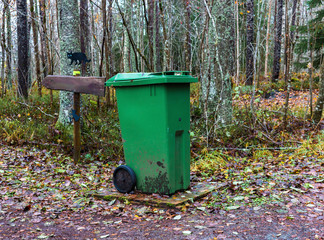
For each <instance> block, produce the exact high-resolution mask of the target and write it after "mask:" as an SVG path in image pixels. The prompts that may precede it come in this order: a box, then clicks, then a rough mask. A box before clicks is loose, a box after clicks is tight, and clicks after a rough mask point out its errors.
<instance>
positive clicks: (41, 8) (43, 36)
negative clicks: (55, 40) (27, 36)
mask: <svg viewBox="0 0 324 240" xmlns="http://www.w3.org/2000/svg"><path fill="white" fill-rule="evenodd" d="M45 11H46V5H45V0H40V1H39V17H40V25H39V26H40V28H41V29H40V39H41V57H42V66H43V70H42V72H43V75H44V77H46V76H47V75H48V68H49V62H48V56H47V45H46V42H47V41H46V35H47V28H46V12H45Z"/></svg>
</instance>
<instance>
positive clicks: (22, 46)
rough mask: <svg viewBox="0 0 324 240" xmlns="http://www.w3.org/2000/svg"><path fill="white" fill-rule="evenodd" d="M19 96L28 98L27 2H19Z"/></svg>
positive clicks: (21, 0)
mask: <svg viewBox="0 0 324 240" xmlns="http://www.w3.org/2000/svg"><path fill="white" fill-rule="evenodd" d="M16 3H17V35H18V96H20V97H24V98H25V99H27V98H28V69H29V66H28V27H27V2H26V0H17V2H16Z"/></svg>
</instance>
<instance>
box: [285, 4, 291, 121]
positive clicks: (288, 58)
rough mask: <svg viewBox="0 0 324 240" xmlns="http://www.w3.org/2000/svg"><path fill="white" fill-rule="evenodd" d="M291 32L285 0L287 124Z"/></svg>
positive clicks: (286, 116) (286, 114)
mask: <svg viewBox="0 0 324 240" xmlns="http://www.w3.org/2000/svg"><path fill="white" fill-rule="evenodd" d="M289 67H290V34H289V19H288V0H286V1H285V84H286V101H285V114H284V124H285V126H286V125H287V118H288V109H289V95H290V81H291V80H290V73H289V70H290V68H289Z"/></svg>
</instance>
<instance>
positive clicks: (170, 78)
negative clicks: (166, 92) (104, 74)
mask: <svg viewBox="0 0 324 240" xmlns="http://www.w3.org/2000/svg"><path fill="white" fill-rule="evenodd" d="M192 82H198V79H197V78H195V77H192V76H191V75H190V72H188V71H170V72H157V73H118V74H117V75H115V76H113V77H112V78H110V79H108V81H107V82H106V86H114V87H124V86H125V87H126V86H138V85H149V84H162V83H192Z"/></svg>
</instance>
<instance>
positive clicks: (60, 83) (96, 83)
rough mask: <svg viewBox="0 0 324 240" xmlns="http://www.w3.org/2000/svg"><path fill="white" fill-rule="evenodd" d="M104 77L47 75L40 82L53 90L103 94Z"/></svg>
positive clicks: (101, 95)
mask: <svg viewBox="0 0 324 240" xmlns="http://www.w3.org/2000/svg"><path fill="white" fill-rule="evenodd" d="M105 81H106V78H105V77H79V76H77V77H76V76H61V75H48V76H47V77H45V78H44V80H43V81H42V84H43V85H44V86H45V87H46V88H48V89H53V90H64V91H69V92H74V93H86V94H93V95H97V96H100V97H103V96H105Z"/></svg>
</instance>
